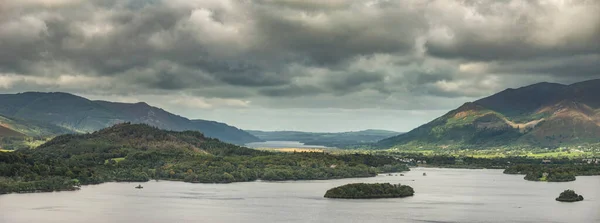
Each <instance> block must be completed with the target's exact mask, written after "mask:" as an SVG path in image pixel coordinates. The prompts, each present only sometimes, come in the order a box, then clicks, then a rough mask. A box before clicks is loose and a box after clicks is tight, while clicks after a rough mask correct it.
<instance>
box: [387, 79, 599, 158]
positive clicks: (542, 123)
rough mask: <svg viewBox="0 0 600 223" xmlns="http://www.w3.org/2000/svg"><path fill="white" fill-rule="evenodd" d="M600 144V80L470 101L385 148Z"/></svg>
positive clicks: (546, 85) (547, 85)
mask: <svg viewBox="0 0 600 223" xmlns="http://www.w3.org/2000/svg"><path fill="white" fill-rule="evenodd" d="M599 142H600V80H590V81H584V82H580V83H575V84H571V85H563V84H555V83H546V82H544V83H538V84H534V85H530V86H526V87H521V88H518V89H506V90H504V91H502V92H499V93H497V94H494V95H492V96H489V97H486V98H482V99H480V100H477V101H475V102H468V103H465V104H464V105H462V106H460V107H459V108H457V109H455V110H452V111H450V112H448V113H446V114H445V115H443V116H441V117H439V118H437V119H435V120H433V121H431V122H429V123H427V124H424V125H422V126H420V127H418V128H416V129H414V130H412V131H410V132H408V133H406V134H403V135H399V136H395V137H391V138H387V139H384V140H381V141H380V142H378V145H379V146H381V147H384V148H389V147H400V148H424V147H427V148H431V149H440V148H486V147H500V146H533V147H558V146H562V145H580V144H588V143H599Z"/></svg>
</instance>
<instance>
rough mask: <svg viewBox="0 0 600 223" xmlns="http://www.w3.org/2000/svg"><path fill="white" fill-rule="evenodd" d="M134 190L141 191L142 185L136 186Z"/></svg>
mask: <svg viewBox="0 0 600 223" xmlns="http://www.w3.org/2000/svg"><path fill="white" fill-rule="evenodd" d="M135 188H136V189H142V188H144V187H142V185H141V184H140V185H138V186H137V187H135Z"/></svg>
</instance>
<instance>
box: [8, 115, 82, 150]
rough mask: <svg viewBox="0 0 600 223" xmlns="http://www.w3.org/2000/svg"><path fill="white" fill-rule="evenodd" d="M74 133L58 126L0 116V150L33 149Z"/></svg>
mask: <svg viewBox="0 0 600 223" xmlns="http://www.w3.org/2000/svg"><path fill="white" fill-rule="evenodd" d="M66 133H72V131H70V130H68V129H65V128H61V127H59V126H56V125H52V124H48V123H43V122H38V121H31V120H22V119H18V118H8V117H4V116H0V149H6V150H15V149H22V148H32V147H35V146H38V145H40V144H41V143H43V142H45V141H46V140H47V138H51V137H54V136H57V135H60V134H66Z"/></svg>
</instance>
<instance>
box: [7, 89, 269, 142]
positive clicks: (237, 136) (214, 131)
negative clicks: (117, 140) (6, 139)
mask: <svg viewBox="0 0 600 223" xmlns="http://www.w3.org/2000/svg"><path fill="white" fill-rule="evenodd" d="M0 115H4V116H9V117H14V118H19V119H24V120H33V121H37V122H41V123H49V124H53V125H56V126H60V127H62V128H66V129H69V130H70V131H73V132H80V133H84V132H93V131H96V130H99V129H102V128H106V127H109V126H112V125H114V124H117V123H123V122H132V123H145V124H148V125H152V126H156V127H158V128H161V129H166V130H176V131H184V130H197V131H201V132H202V133H204V134H205V135H206V136H208V137H214V138H218V139H221V140H223V141H225V142H230V143H236V144H244V143H248V142H257V141H260V139H258V138H256V137H254V136H252V135H250V134H248V133H246V132H244V131H243V130H240V129H237V128H235V127H232V126H228V125H226V124H223V123H218V122H210V121H204V120H200V121H195V120H194V121H193V120H189V119H187V118H185V117H181V116H178V115H174V114H172V113H169V112H167V111H165V110H163V109H160V108H157V107H153V106H150V105H148V104H146V103H143V102H140V103H117V102H108V101H92V100H88V99H86V98H83V97H79V96H76V95H72V94H68V93H60V92H55V93H40V92H26V93H20V94H2V95H0ZM208 122H210V124H207V123H208Z"/></svg>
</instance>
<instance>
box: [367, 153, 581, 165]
mask: <svg viewBox="0 0 600 223" xmlns="http://www.w3.org/2000/svg"><path fill="white" fill-rule="evenodd" d="M373 154H375V155H387V156H392V157H394V158H397V159H402V160H404V161H407V163H408V164H410V165H414V166H417V165H418V166H432V167H451V168H488V169H506V168H508V167H510V166H514V165H519V164H531V165H536V164H542V163H543V161H544V160H547V159H545V158H544V159H542V158H531V157H524V156H508V157H494V158H475V157H469V156H464V157H461V156H452V155H424V154H421V153H401V152H400V153H398V152H375V153H373ZM408 160H410V161H408ZM551 162H552V164H557V165H575V164H584V162H582V161H581V160H577V159H570V158H567V157H564V158H552V159H551Z"/></svg>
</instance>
